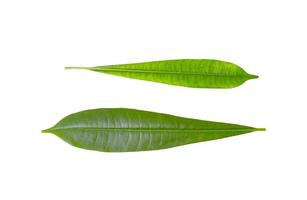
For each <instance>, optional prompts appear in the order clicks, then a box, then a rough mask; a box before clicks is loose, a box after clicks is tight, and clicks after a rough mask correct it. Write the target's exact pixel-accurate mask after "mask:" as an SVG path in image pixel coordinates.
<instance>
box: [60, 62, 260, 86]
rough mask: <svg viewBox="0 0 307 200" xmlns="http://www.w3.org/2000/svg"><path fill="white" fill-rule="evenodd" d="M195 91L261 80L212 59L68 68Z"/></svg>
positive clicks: (230, 64) (231, 64)
mask: <svg viewBox="0 0 307 200" xmlns="http://www.w3.org/2000/svg"><path fill="white" fill-rule="evenodd" d="M65 69H87V70H91V71H95V72H100V73H105V74H110V75H116V76H122V77H126V78H133V79H140V80H145V81H152V82H158V83H164V84H169V85H177V86H184V87H192V88H234V87H237V86H239V85H241V84H243V83H244V82H245V81H247V80H250V79H255V78H258V76H256V75H251V74H248V73H247V72H245V71H244V70H243V69H242V68H241V67H239V66H237V65H235V64H233V63H229V62H225V61H220V60H213V59H180V60H163V61H152V62H142V63H131V64H121V65H107V66H98V67H79V68H78V67H66V68H65Z"/></svg>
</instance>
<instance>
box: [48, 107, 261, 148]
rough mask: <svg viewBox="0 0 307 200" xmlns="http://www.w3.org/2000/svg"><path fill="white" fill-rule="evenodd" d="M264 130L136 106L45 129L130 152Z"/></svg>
mask: <svg viewBox="0 0 307 200" xmlns="http://www.w3.org/2000/svg"><path fill="white" fill-rule="evenodd" d="M263 130H265V129H264V128H253V127H249V126H242V125H236V124H226V123H221V122H210V121H202V120H197V119H189V118H183V117H177V116H173V115H168V114H161V113H154V112H148V111H141V110H134V109H126V108H101V109H95V110H86V111H82V112H78V113H75V114H71V115H69V116H67V117H65V118H63V119H62V120H61V121H60V122H58V123H57V124H56V125H55V126H53V127H52V128H49V129H46V130H43V131H42V132H44V133H47V132H48V133H53V134H55V135H57V136H58V137H60V138H61V139H63V140H64V141H66V142H68V143H69V144H71V145H73V146H76V147H80V148H84V149H90V150H97V151H105V152H129V151H147V150H157V149H165V148H171V147H176V146H180V145H186V144H191V143H196V142H202V141H207V140H215V139H220V138H225V137H230V136H235V135H240V134H244V133H249V132H253V131H263Z"/></svg>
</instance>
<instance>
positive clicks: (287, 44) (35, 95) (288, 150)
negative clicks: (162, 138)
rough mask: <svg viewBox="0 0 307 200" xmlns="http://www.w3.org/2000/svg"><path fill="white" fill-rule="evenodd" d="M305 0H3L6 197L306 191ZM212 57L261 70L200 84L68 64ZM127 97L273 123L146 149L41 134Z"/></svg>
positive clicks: (203, 115)
mask: <svg viewBox="0 0 307 200" xmlns="http://www.w3.org/2000/svg"><path fill="white" fill-rule="evenodd" d="M306 10H307V7H306V5H305V4H304V1H298V0H291V1H283V0H278V1H277V0H276V1H269V0H258V1H246V0H234V1H227V0H215V1H204V0H202V1H195V0H186V1H180V0H176V1H170V0H154V1H145V0H122V1H120V0H112V1H76V0H74V1H64V0H61V1H33V0H28V1H14V0H1V1H0V87H1V91H0V94H1V98H0V101H1V104H0V120H1V131H0V132H1V138H0V199H3V200H11V199H33V200H36V199H46V200H49V199H50V200H51V199H52V200H54V199H74V200H78V199H92V200H96V199H97V200H98V199H99V200H101V199H109V200H113V199H127V200H138V199H149V200H156V199H177V200H178V199H199V200H203V199H210V200H217V199H236V200H241V199H242V200H243V199H244V200H246V199H250V200H254V199H255V200H258V199H296V200H300V199H304V200H305V199H306V198H307V191H306V185H307V173H306V169H307V165H306V152H307V141H306V139H307V132H306V112H307V110H306V97H305V94H306V86H307V81H306V80H307V78H306V76H307V74H306V73H307V70H306V69H307V68H306V51H307V39H306V35H307V31H306V19H307V12H306ZM179 58H214V59H220V60H226V61H230V62H234V63H236V64H238V65H240V66H242V67H243V68H244V69H245V70H246V71H247V72H249V73H251V74H257V75H259V76H260V78H259V79H256V80H250V81H248V82H246V83H245V84H243V85H242V86H240V87H238V88H235V89H229V90H216V89H191V88H184V87H176V86H169V85H164V84H157V83H151V82H145V81H138V80H132V79H126V78H121V77H116V76H110V75H105V74H99V73H95V72H90V71H81V70H80V71H77V70H75V71H73V70H71V71H68V70H66V71H65V70H64V66H70V65H75V66H95V65H107V64H120V63H130V62H141V61H152V60H165V59H179ZM100 107H127V108H136V109H143V110H150V111H156V112H163V113H170V114H174V115H179V116H185V117H192V118H199V119H205V120H213V121H222V122H232V123H239V124H244V125H250V126H255V127H266V128H267V131H266V132H254V133H250V134H246V135H242V136H237V137H232V138H227V139H222V140H216V141H210V142H204V143H198V144H193V145H187V146H183V147H177V148H172V149H167V150H160V151H151V152H138V153H102V152H95V151H87V150H82V149H78V148H75V147H72V146H70V145H68V144H66V143H65V142H63V141H62V140H60V139H59V138H57V137H55V136H54V135H52V134H42V133H40V130H42V129H45V128H48V127H50V126H52V125H54V124H55V123H56V122H57V121H58V120H60V119H61V118H62V117H64V116H66V115H68V114H71V113H73V112H77V111H81V110H85V109H90V108H100Z"/></svg>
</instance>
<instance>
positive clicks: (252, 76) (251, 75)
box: [250, 74, 259, 79]
mask: <svg viewBox="0 0 307 200" xmlns="http://www.w3.org/2000/svg"><path fill="white" fill-rule="evenodd" d="M256 78H259V76H257V75H253V74H250V79H256Z"/></svg>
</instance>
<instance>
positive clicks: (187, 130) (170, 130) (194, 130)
mask: <svg viewBox="0 0 307 200" xmlns="http://www.w3.org/2000/svg"><path fill="white" fill-rule="evenodd" d="M73 129H78V130H80V129H81V130H101V131H133V132H144V131H151V132H160V131H163V132H174V131H185V132H201V131H206V132H216V131H223V132H224V131H226V132H231V131H256V130H259V131H260V130H264V129H262V128H242V129H240V128H238V129H158V128H154V129H150V128H91V127H68V128H54V129H53V128H51V129H49V130H48V131H54V130H55V131H56V130H73Z"/></svg>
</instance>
